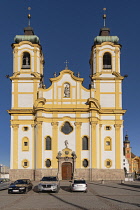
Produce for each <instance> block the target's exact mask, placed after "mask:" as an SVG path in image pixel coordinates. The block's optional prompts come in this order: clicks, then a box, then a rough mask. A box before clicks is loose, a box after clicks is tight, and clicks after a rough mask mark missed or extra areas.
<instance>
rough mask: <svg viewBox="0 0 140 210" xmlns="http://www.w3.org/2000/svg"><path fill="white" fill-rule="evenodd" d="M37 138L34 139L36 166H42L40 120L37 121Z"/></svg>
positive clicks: (38, 167)
mask: <svg viewBox="0 0 140 210" xmlns="http://www.w3.org/2000/svg"><path fill="white" fill-rule="evenodd" d="M36 126H37V133H36V135H37V139H36V148H37V150H36V168H37V169H40V168H42V121H38V122H37V125H36Z"/></svg>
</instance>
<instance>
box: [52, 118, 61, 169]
mask: <svg viewBox="0 0 140 210" xmlns="http://www.w3.org/2000/svg"><path fill="white" fill-rule="evenodd" d="M58 124H59V123H58V122H52V123H51V125H52V126H53V131H52V168H58V163H57V159H56V156H57V153H58Z"/></svg>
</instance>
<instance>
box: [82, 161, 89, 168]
mask: <svg viewBox="0 0 140 210" xmlns="http://www.w3.org/2000/svg"><path fill="white" fill-rule="evenodd" d="M83 166H84V167H85V168H86V167H88V160H87V159H84V160H83Z"/></svg>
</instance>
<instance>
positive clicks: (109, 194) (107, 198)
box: [0, 181, 140, 210]
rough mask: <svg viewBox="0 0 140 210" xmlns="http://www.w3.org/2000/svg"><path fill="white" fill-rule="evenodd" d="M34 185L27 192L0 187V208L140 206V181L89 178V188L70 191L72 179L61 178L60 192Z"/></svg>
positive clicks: (84, 208)
mask: <svg viewBox="0 0 140 210" xmlns="http://www.w3.org/2000/svg"><path fill="white" fill-rule="evenodd" d="M33 184H34V189H33V190H31V191H30V192H28V193H27V194H10V195H9V194H8V192H7V190H1V191H0V209H5V210H9V209H12V210H26V209H28V210H31V209H34V210H38V209H40V210H45V209H50V210H51V209H58V210H59V209H66V210H69V209H83V210H87V209H105V210H112V209H118V210H119V209H128V210H129V209H131V210H133V209H135V210H136V209H140V182H138V181H134V182H125V183H121V182H113V181H112V182H110V181H105V182H104V184H102V183H101V182H89V183H88V192H87V193H83V192H73V193H72V192H70V190H69V184H70V183H69V182H68V181H61V189H60V191H59V193H39V194H38V193H37V192H36V190H37V187H36V185H37V182H33Z"/></svg>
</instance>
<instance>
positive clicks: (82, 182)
mask: <svg viewBox="0 0 140 210" xmlns="http://www.w3.org/2000/svg"><path fill="white" fill-rule="evenodd" d="M74 184H86V181H85V180H74Z"/></svg>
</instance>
